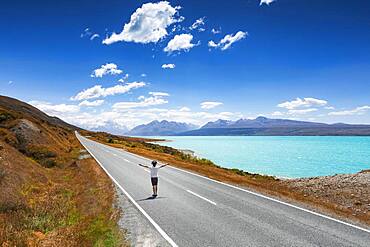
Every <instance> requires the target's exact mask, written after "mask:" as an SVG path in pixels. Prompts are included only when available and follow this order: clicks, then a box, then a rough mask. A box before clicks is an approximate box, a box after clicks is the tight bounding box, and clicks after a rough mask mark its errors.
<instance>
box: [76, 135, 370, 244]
mask: <svg viewBox="0 0 370 247" xmlns="http://www.w3.org/2000/svg"><path fill="white" fill-rule="evenodd" d="M77 137H78V138H79V140H80V141H81V143H82V144H83V145H84V146H85V147H86V148H87V150H88V151H89V152H90V153H91V154H92V155H93V156H94V158H95V159H96V160H97V161H98V162H99V163H100V165H101V166H102V167H103V169H105V171H106V172H107V173H108V174H109V175H110V177H111V178H112V179H113V180H114V182H116V183H118V185H119V187H121V189H122V190H123V191H124V192H125V193H127V194H128V195H129V197H130V199H132V201H133V203H134V205H135V206H137V207H138V208H139V209H140V210H141V211H142V213H143V214H144V215H145V216H146V217H147V218H148V220H149V221H150V222H151V223H152V224H153V225H154V226H155V227H156V229H157V230H158V231H159V232H160V233H161V234H162V236H164V238H166V239H167V241H168V243H169V244H170V245H172V246H243V247H245V246H335V247H339V246H364V247H365V246H366V247H369V246H370V231H369V229H364V228H361V227H356V226H353V225H350V224H346V223H344V222H341V221H338V220H335V219H332V218H328V217H326V216H324V215H320V214H316V213H313V212H311V211H307V210H304V209H301V208H298V207H295V206H292V205H290V204H286V203H282V202H280V201H277V200H274V199H271V198H268V197H265V196H262V195H259V194H256V193H253V192H250V191H247V190H243V189H238V188H237V187H232V186H228V185H225V184H223V183H219V182H216V181H213V180H210V179H207V178H204V177H202V176H199V175H195V174H193V173H189V172H186V171H183V170H180V169H178V168H174V167H171V166H168V167H165V168H163V169H161V170H160V171H159V190H158V195H159V196H158V197H157V198H156V199H154V200H153V199H151V198H150V196H151V194H152V190H151V184H150V174H149V173H148V171H147V170H145V169H144V168H142V167H139V166H138V165H137V164H139V163H142V164H146V165H150V161H149V160H148V159H146V158H143V157H139V156H137V155H134V154H131V153H128V152H125V151H123V150H120V149H116V148H112V147H109V146H106V145H103V144H100V143H97V142H94V141H91V140H89V139H87V138H84V137H82V136H80V135H78V134H77Z"/></svg>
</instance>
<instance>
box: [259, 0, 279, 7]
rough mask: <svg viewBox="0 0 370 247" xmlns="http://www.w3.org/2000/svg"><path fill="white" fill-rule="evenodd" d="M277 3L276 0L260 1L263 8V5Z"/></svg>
mask: <svg viewBox="0 0 370 247" xmlns="http://www.w3.org/2000/svg"><path fill="white" fill-rule="evenodd" d="M275 1H276V0H261V1H260V6H261V5H262V4H266V5H270V3H272V2H275Z"/></svg>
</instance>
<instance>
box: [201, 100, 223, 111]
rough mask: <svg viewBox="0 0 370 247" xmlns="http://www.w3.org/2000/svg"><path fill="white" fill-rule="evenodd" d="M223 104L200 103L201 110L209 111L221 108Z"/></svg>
mask: <svg viewBox="0 0 370 247" xmlns="http://www.w3.org/2000/svg"><path fill="white" fill-rule="evenodd" d="M222 104H223V103H222V102H214V101H205V102H202V103H200V108H202V109H207V110H208V109H212V108H215V107H217V106H220V105H222Z"/></svg>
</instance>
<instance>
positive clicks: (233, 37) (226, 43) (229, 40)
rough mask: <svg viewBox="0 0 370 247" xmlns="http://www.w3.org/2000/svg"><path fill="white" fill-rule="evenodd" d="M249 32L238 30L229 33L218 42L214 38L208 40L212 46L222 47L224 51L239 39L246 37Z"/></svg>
mask: <svg viewBox="0 0 370 247" xmlns="http://www.w3.org/2000/svg"><path fill="white" fill-rule="evenodd" d="M247 35H248V33H247V32H243V31H238V32H237V33H236V34H227V35H226V36H225V37H224V38H223V39H221V40H220V42H218V43H216V42H215V41H213V40H210V41H209V42H208V46H209V47H211V48H220V49H221V50H222V51H224V50H227V49H229V48H230V47H231V45H232V44H233V43H235V42H237V41H239V40H242V39H244V38H246V37H247Z"/></svg>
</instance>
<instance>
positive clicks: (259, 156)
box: [157, 136, 370, 178]
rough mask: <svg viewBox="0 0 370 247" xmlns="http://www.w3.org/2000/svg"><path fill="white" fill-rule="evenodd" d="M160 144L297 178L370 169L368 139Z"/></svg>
mask: <svg viewBox="0 0 370 247" xmlns="http://www.w3.org/2000/svg"><path fill="white" fill-rule="evenodd" d="M157 138H162V139H166V140H170V142H164V143H159V144H161V145H166V146H170V147H173V148H178V149H190V150H192V151H194V152H195V154H196V155H197V156H199V157H203V158H207V159H210V160H212V161H213V162H214V163H216V164H218V165H220V166H223V167H228V168H239V169H242V170H245V171H248V172H252V173H260V174H268V175H274V176H277V177H286V178H297V177H313V176H323V175H334V174H341V173H356V172H359V171H361V170H365V169H370V137H347V136H345V137H343V136H340V137H336V136H329V137H327V136H325V137H318V136H314V137H308V136H181V137H177V136H161V137H157Z"/></svg>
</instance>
